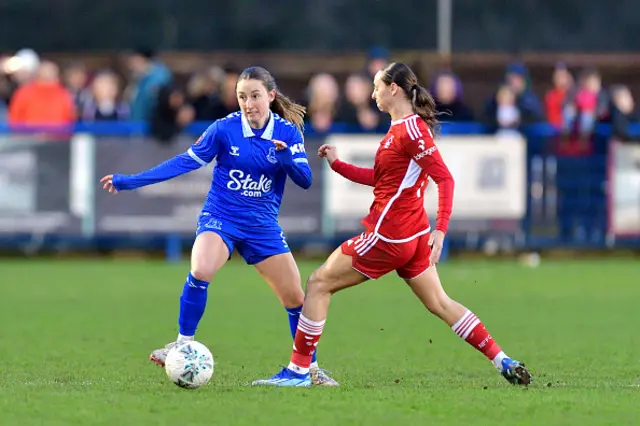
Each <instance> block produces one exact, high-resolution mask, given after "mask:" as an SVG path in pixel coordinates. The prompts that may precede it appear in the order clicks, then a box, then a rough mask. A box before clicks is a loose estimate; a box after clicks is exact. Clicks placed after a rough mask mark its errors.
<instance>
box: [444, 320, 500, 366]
mask: <svg viewBox="0 0 640 426" xmlns="http://www.w3.org/2000/svg"><path fill="white" fill-rule="evenodd" d="M451 328H452V329H453V331H454V332H455V333H456V334H457V335H458V336H460V337H462V338H463V339H464V340H465V341H466V342H467V343H469V344H470V345H471V346H473V347H474V348H476V349H477V350H479V351H480V352H482V353H483V354H484V356H486V357H487V358H489V360H490V361H493V360H494V359H495V358H496V357H497V356H498V354H500V353H501V352H502V349H500V346H498V344H497V343H496V342H495V341H494V340H493V337H491V335H490V334H489V332H488V331H487V329H486V328H485V327H484V324H482V323H481V322H480V320H479V319H478V317H476V316H475V315H474V314H473V312H471V311H467V312H465V313H464V315H462V318H460V319H459V320H458V321H456V323H455V324H453V326H452V327H451Z"/></svg>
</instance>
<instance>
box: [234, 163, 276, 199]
mask: <svg viewBox="0 0 640 426" xmlns="http://www.w3.org/2000/svg"><path fill="white" fill-rule="evenodd" d="M229 179H231V180H230V181H229V182H227V188H229V189H230V190H232V191H240V194H242V195H244V196H245V197H262V196H263V195H266V194H267V193H268V192H269V191H271V186H272V185H273V181H272V180H271V179H269V178H268V177H266V176H265V175H260V178H259V179H258V180H255V179H253V177H252V176H251V173H247V174H245V173H244V172H243V171H242V170H236V169H234V170H229Z"/></svg>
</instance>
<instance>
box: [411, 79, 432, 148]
mask: <svg viewBox="0 0 640 426" xmlns="http://www.w3.org/2000/svg"><path fill="white" fill-rule="evenodd" d="M410 93H411V94H410V96H409V98H410V100H411V105H412V106H413V112H414V113H416V114H418V115H419V116H420V117H421V118H422V119H423V120H424V122H425V123H427V126H429V129H430V130H431V132H432V133H433V136H434V137H435V136H436V135H437V134H438V132H439V131H440V123H439V122H438V118H437V115H438V114H437V112H436V101H435V100H434V99H433V96H431V93H429V91H428V90H427V89H425V88H424V87H422V86H419V85H417V84H414V85H413V86H411V91H410Z"/></svg>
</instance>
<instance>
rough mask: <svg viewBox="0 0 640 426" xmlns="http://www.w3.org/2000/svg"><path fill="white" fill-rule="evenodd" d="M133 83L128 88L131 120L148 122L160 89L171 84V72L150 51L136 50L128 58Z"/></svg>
mask: <svg viewBox="0 0 640 426" xmlns="http://www.w3.org/2000/svg"><path fill="white" fill-rule="evenodd" d="M128 66H129V69H130V70H131V72H132V74H133V75H132V77H133V82H132V84H131V86H130V87H129V98H130V99H131V119H132V120H140V121H149V119H150V118H151V114H152V111H153V110H154V108H155V106H156V104H157V102H158V93H159V91H160V89H161V88H162V87H165V86H167V85H168V84H169V83H171V80H172V76H171V71H169V69H168V68H167V67H166V66H165V65H164V64H163V63H162V62H160V61H159V60H157V59H156V58H155V53H154V52H153V51H152V50H151V49H146V48H144V49H138V50H136V51H134V52H133V53H131V54H130V55H129V57H128Z"/></svg>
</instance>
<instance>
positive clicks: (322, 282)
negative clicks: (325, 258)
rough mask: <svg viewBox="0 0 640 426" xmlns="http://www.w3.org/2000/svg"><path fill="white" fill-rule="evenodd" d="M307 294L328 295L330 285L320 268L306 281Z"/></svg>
mask: <svg viewBox="0 0 640 426" xmlns="http://www.w3.org/2000/svg"><path fill="white" fill-rule="evenodd" d="M306 293H307V294H323V293H330V285H329V282H328V280H327V279H326V277H325V274H324V273H323V272H322V267H320V268H318V269H316V270H315V271H314V272H313V273H312V274H311V275H310V276H309V279H308V280H307V291H306Z"/></svg>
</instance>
